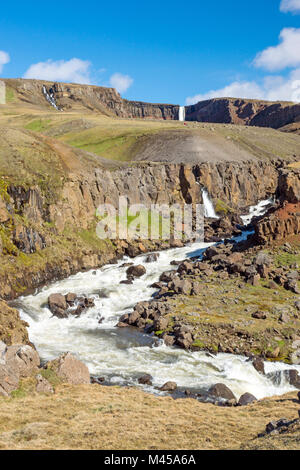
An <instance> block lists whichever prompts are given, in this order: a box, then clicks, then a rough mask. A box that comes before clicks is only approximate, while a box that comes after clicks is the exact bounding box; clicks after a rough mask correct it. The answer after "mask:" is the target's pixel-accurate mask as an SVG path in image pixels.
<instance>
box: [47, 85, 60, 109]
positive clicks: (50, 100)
mask: <svg viewBox="0 0 300 470" xmlns="http://www.w3.org/2000/svg"><path fill="white" fill-rule="evenodd" d="M43 94H44V96H45V98H46V100H47V101H48V103H50V104H51V106H53V108H55V109H56V110H57V111H60V109H59V108H58V107H57V104H56V102H55V98H54V93H53V91H52V88H50V90H49V93H48V91H47V88H46V87H45V85H43Z"/></svg>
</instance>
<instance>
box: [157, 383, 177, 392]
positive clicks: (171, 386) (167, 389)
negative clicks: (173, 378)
mask: <svg viewBox="0 0 300 470" xmlns="http://www.w3.org/2000/svg"><path fill="white" fill-rule="evenodd" d="M176 388H177V383H176V382H166V383H165V384H164V385H163V386H162V387H160V389H159V390H161V391H162V392H173V391H174V390H176Z"/></svg>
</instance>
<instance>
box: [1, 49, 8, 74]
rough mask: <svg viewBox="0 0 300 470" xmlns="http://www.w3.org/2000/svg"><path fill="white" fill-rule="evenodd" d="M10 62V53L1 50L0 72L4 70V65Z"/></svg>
mask: <svg viewBox="0 0 300 470" xmlns="http://www.w3.org/2000/svg"><path fill="white" fill-rule="evenodd" d="M8 62H10V57H9V54H8V53H7V52H5V51H0V73H1V72H2V70H3V67H4V65H5V64H8Z"/></svg>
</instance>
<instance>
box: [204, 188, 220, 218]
mask: <svg viewBox="0 0 300 470" xmlns="http://www.w3.org/2000/svg"><path fill="white" fill-rule="evenodd" d="M202 198H203V204H204V217H209V218H211V219H219V217H218V216H217V214H216V213H215V209H214V205H213V203H212V201H211V200H210V197H209V195H208V192H207V191H206V189H202Z"/></svg>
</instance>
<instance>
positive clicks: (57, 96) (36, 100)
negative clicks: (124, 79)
mask: <svg viewBox="0 0 300 470" xmlns="http://www.w3.org/2000/svg"><path fill="white" fill-rule="evenodd" d="M5 82H6V85H7V86H8V87H11V88H12V89H13V90H14V91H15V92H16V94H17V96H18V98H19V99H20V100H21V101H24V102H27V103H32V104H34V105H39V106H43V107H49V106H51V102H50V101H49V99H47V96H46V93H47V94H48V96H51V97H52V96H53V100H54V103H55V104H56V106H57V107H58V109H59V110H62V111H63V110H65V111H67V110H71V109H72V110H79V109H81V110H82V109H86V110H90V111H98V112H101V113H102V114H106V115H110V116H118V117H122V118H143V119H147V118H148V119H168V120H178V115H179V106H174V105H171V104H152V103H143V102H140V101H128V100H124V99H122V98H121V96H120V95H119V93H118V92H117V91H116V90H115V89H114V88H105V87H99V86H92V85H77V84H73V83H53V82H47V81H41V80H24V79H8V80H5ZM43 87H45V89H44V88H43Z"/></svg>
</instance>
